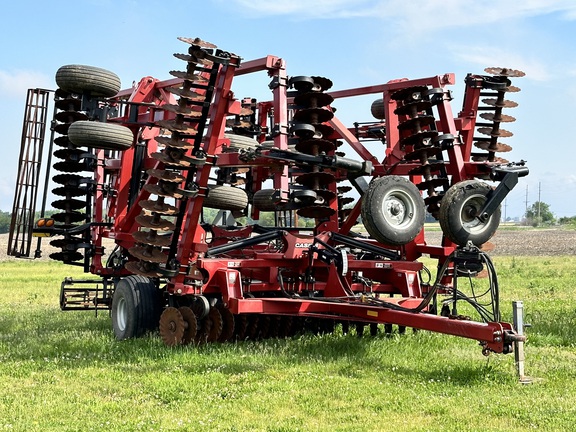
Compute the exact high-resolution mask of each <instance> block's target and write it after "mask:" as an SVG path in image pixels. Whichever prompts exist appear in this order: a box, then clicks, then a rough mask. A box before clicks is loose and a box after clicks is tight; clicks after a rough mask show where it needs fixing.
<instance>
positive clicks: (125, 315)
mask: <svg viewBox="0 0 576 432" xmlns="http://www.w3.org/2000/svg"><path fill="white" fill-rule="evenodd" d="M163 306H164V305H163V301H162V293H161V291H160V290H158V288H156V285H155V284H154V282H152V281H151V280H150V279H148V278H147V277H144V276H140V275H130V276H127V277H125V278H123V279H120V280H119V281H118V283H117V284H116V289H115V290H114V296H113V297H112V308H111V310H110V315H111V317H112V329H113V331H114V336H116V339H117V340H124V339H131V338H135V337H140V336H142V335H143V334H144V333H146V332H147V331H150V330H154V329H156V328H157V327H158V322H159V320H160V315H161V313H162V308H163Z"/></svg>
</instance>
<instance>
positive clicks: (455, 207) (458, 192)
mask: <svg viewBox="0 0 576 432" xmlns="http://www.w3.org/2000/svg"><path fill="white" fill-rule="evenodd" d="M491 191H492V188H491V187H490V186H489V185H488V184H486V183H484V182H481V181H478V180H465V181H461V182H459V183H456V184H454V185H452V186H451V187H450V188H449V189H448V190H447V191H446V193H445V194H444V197H443V198H442V201H441V202H440V211H439V215H438V221H439V222H440V227H441V228H442V232H443V233H444V235H445V236H446V237H447V238H448V239H449V240H450V241H452V242H454V243H456V244H457V245H460V246H465V245H466V244H467V243H468V242H469V241H471V242H472V243H473V244H474V245H476V246H481V245H483V244H484V243H486V242H487V241H488V240H490V238H492V236H493V235H494V233H495V232H496V230H497V229H498V226H499V225H500V214H501V210H500V207H498V209H497V210H496V211H495V212H494V213H493V214H492V215H490V217H489V218H488V220H487V221H486V222H482V221H481V220H479V219H478V218H477V217H476V216H477V215H478V212H479V211H480V210H481V209H482V207H483V206H484V203H485V202H486V200H487V197H488V194H489V193H490V192H491Z"/></svg>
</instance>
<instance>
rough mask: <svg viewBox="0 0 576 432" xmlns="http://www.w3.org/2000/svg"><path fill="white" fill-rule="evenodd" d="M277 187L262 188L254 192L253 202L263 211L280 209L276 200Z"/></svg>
mask: <svg viewBox="0 0 576 432" xmlns="http://www.w3.org/2000/svg"><path fill="white" fill-rule="evenodd" d="M275 193H276V189H261V190H259V191H257V192H255V193H254V196H253V197H252V204H253V205H254V207H255V208H256V209H258V210H260V211H262V212H273V211H276V210H278V209H277V206H276V203H275V201H274V194H275Z"/></svg>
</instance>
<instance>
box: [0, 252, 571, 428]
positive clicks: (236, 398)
mask: <svg viewBox="0 0 576 432" xmlns="http://www.w3.org/2000/svg"><path fill="white" fill-rule="evenodd" d="M495 262H496V266H497V268H498V270H499V278H500V285H501V296H502V309H503V314H504V319H505V320H510V319H511V316H510V315H511V307H510V302H511V301H512V300H524V302H525V310H526V314H527V317H526V321H527V322H529V323H531V324H532V327H531V328H530V329H528V330H527V333H528V337H529V342H528V344H527V346H526V356H527V363H526V372H527V374H529V375H530V376H533V377H535V378H537V380H536V381H535V382H534V383H533V384H530V385H523V384H519V383H518V381H517V377H516V375H515V368H514V357H513V355H507V356H504V355H493V356H490V357H487V358H486V357H483V356H482V354H481V349H480V347H479V346H478V345H477V344H476V343H475V342H474V341H471V340H465V339H459V338H455V337H450V336H443V335H439V334H432V333H428V332H418V333H416V334H412V332H408V333H407V334H406V335H404V336H399V335H395V336H392V337H385V336H378V337H375V338H372V337H364V338H362V339H359V338H357V337H356V336H354V335H346V336H342V335H340V334H337V333H336V334H332V335H325V336H302V337H298V338H294V339H287V340H265V341H259V342H239V343H230V344H212V345H208V346H204V347H200V348H195V347H191V346H188V347H184V348H177V349H170V348H167V347H165V346H163V345H162V343H161V341H160V339H159V337H157V336H155V335H152V336H148V337H145V338H142V339H138V340H129V341H124V342H117V341H115V340H114V339H113V336H112V331H111V327H110V320H109V317H108V316H107V313H106V312H100V314H99V315H98V316H97V317H95V316H94V314H93V313H83V312H61V311H60V310H59V309H58V306H57V303H58V292H59V286H60V282H61V280H62V279H63V278H64V277H65V276H70V275H72V276H80V274H79V273H78V272H77V271H76V270H75V269H74V268H72V267H69V266H64V265H60V264H58V263H55V262H22V261H7V262H2V263H0V292H1V294H2V295H1V297H0V431H8V430H9V431H85V430H86V431H100V430H102V431H116V430H119V431H145V430H153V431H156V430H181V431H195V430H201V431H203V430H206V431H212V430H217V431H244V430H259V431H293V430H301V431H313V430H326V431H328V430H329V431H427V430H430V431H459V432H461V431H480V430H482V431H526V430H532V429H533V430H544V431H548V430H550V431H552V430H558V431H568V430H573V428H574V419H576V296H574V292H573V285H574V280H576V257H575V256H564V257H548V258H547V257H544V258H535V257H526V258H518V257H516V258H509V257H507V258H497V259H496V260H495ZM75 272H76V274H75Z"/></svg>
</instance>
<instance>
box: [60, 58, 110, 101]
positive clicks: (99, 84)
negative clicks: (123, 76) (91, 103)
mask: <svg viewBox="0 0 576 432" xmlns="http://www.w3.org/2000/svg"><path fill="white" fill-rule="evenodd" d="M56 84H57V85H58V87H60V88H61V89H62V90H65V91H67V92H70V93H80V94H82V93H84V92H89V93H90V94H91V95H92V96H96V97H112V96H115V95H116V94H117V93H118V92H119V91H120V78H119V77H118V75H116V74H115V73H113V72H110V71H108V70H106V69H101V68H97V67H94V66H84V65H66V66H62V67H61V68H60V69H58V71H56Z"/></svg>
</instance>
